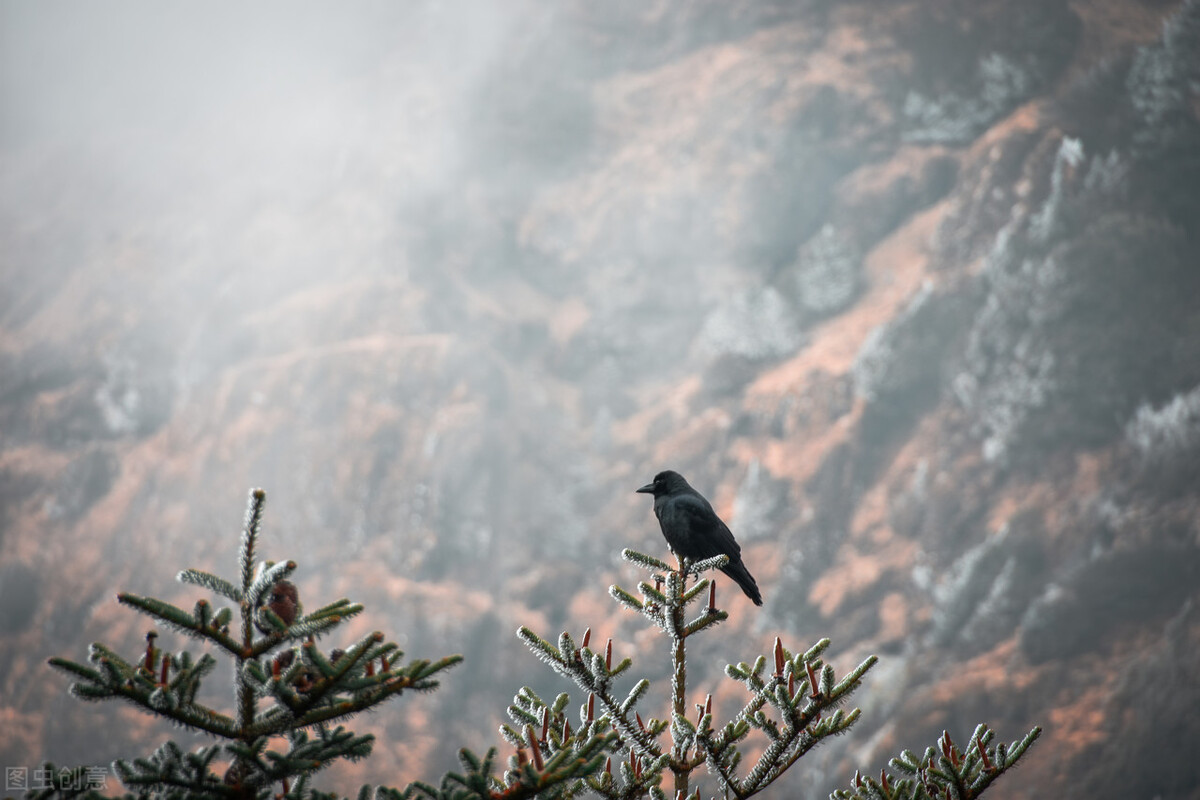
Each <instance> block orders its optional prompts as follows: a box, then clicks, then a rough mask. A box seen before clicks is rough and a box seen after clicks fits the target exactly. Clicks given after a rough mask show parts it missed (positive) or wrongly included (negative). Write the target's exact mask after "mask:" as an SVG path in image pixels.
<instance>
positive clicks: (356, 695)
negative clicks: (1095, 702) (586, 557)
mask: <svg viewBox="0 0 1200 800" xmlns="http://www.w3.org/2000/svg"><path fill="white" fill-rule="evenodd" d="M265 500H266V496H265V494H264V493H263V492H262V490H258V489H256V490H253V491H252V492H251V494H250V502H249V506H248V509H247V512H246V520H245V524H244V526H243V530H242V538H241V548H240V552H239V563H238V566H239V575H238V578H237V580H235V581H230V580H227V579H225V578H221V577H219V576H216V575H212V574H209V573H207V572H201V571H199V570H191V569H189V570H184V571H183V572H180V573H179V575H178V576H177V577H178V579H179V580H181V581H183V582H185V583H189V584H192V585H195V586H199V587H201V588H202V589H205V590H206V591H208V592H210V593H211V594H212V595H213V597H212V598H211V599H201V600H199V601H197V602H196V604H195V606H194V607H193V608H192V609H191V610H190V611H188V610H185V609H182V608H179V607H177V606H174V605H172V604H170V603H166V602H163V601H161V600H158V599H155V598H153V597H141V596H138V595H133V594H128V593H122V594H119V595H118V596H117V600H118V601H119V602H120V603H121V604H122V605H125V606H128V607H130V608H133V609H135V610H137V611H139V612H141V613H143V614H146V615H147V616H149V617H151V618H152V619H154V620H156V621H157V622H158V623H159V624H160V625H162V626H165V627H167V628H170V629H171V630H173V631H175V632H177V633H180V634H183V635H184V636H187V637H189V638H192V639H198V640H200V641H202V642H204V643H207V644H208V645H209V646H210V648H211V649H212V651H213V653H215V654H216V656H214V655H213V654H212V653H203V654H202V655H199V656H195V655H193V654H192V653H190V652H189V651H187V650H181V651H179V652H177V653H169V652H166V651H165V650H162V649H160V648H159V647H158V646H157V645H156V642H157V639H158V633H157V632H155V631H153V630H152V631H150V632H149V633H148V634H147V636H146V646H145V649H144V650H143V651H142V652H140V653H138V654H137V655H136V657H134V658H125V657H123V656H122V655H120V654H119V653H117V652H116V651H114V650H113V649H111V648H109V647H107V646H105V645H103V644H99V643H97V644H93V645H92V646H91V648H90V649H89V651H88V660H87V663H83V664H80V663H76V662H74V661H70V660H68V659H63V658H52V659H50V664H51V666H53V667H55V668H57V669H59V670H61V671H62V672H64V673H66V674H67V675H68V676H70V678H71V679H72V683H71V687H70V691H71V693H72V694H74V695H75V696H76V697H79V698H81V699H83V700H96V701H99V700H108V699H112V698H117V699H121V700H125V701H126V702H130V703H133V704H134V705H136V706H138V707H139V708H141V709H142V710H144V711H146V712H147V713H149V714H153V715H155V716H159V717H163V718H166V719H169V720H171V721H173V722H175V723H176V724H179V725H182V726H184V727H187V728H191V729H193V730H197V731H203V732H205V733H207V734H210V735H211V736H213V737H214V738H215V739H216V743H215V744H211V745H208V746H204V747H199V748H197V749H195V750H193V751H191V752H185V751H184V750H183V749H182V748H180V747H179V746H178V745H177V744H175V743H174V742H171V741H168V742H166V743H164V744H163V745H162V746H161V747H159V748H158V750H156V751H155V752H154V753H152V754H151V755H150V756H148V757H145V758H136V759H133V760H132V761H127V760H118V761H117V762H115V763H114V765H113V767H114V769H115V771H116V773H117V775H118V777H120V779H121V781H122V783H123V784H124V785H125V787H126V789H128V790H129V791H130V794H127V795H125V797H126V798H129V799H130V800H132V798H135V797H136V798H138V800H141V798H168V799H169V800H239V799H241V798H254V799H255V800H267V799H268V798H281V799H282V800H301V799H302V798H304V799H305V800H342V797H341V795H337V794H329V793H326V792H322V791H319V790H317V789H314V788H312V786H311V785H310V783H311V780H312V778H313V776H314V775H315V774H316V773H317V772H318V771H320V770H321V769H323V768H324V767H326V766H328V765H329V764H331V763H333V762H335V761H337V760H339V759H347V760H357V759H361V758H365V757H367V756H368V755H369V754H370V752H371V748H372V745H373V743H374V739H373V737H372V736H370V735H358V734H355V733H354V732H352V731H350V730H347V729H346V728H344V727H343V726H342V725H341V724H340V723H341V722H343V721H346V720H349V719H351V718H353V717H355V716H357V715H358V714H361V713H362V712H364V711H367V710H370V709H372V708H375V707H377V706H379V705H380V704H382V703H383V702H385V701H387V700H389V699H391V698H393V697H398V696H400V695H401V694H403V693H404V691H405V690H413V691H428V690H432V689H435V688H436V687H437V685H438V681H437V678H438V677H440V673H442V672H444V671H445V670H447V669H449V668H450V667H452V666H454V665H455V664H457V663H459V662H460V661H461V660H462V657H461V656H457V655H455V656H448V657H446V658H442V659H440V660H438V661H427V660H420V659H418V660H413V661H409V662H407V663H405V662H404V661H403V656H404V654H403V653H401V652H400V650H399V648H398V647H397V646H396V645H395V644H394V643H392V642H389V641H387V640H386V638H385V637H384V635H383V634H382V633H378V632H375V633H371V634H368V635H367V636H364V637H363V638H362V639H360V640H359V641H357V642H355V643H353V644H352V645H350V646H349V647H346V648H344V649H333V650H330V651H326V650H324V649H322V648H321V647H319V646H318V644H317V639H318V637H320V636H323V635H325V634H328V633H331V632H332V631H333V630H334V629H336V628H337V627H338V626H339V625H341V624H342V623H343V622H345V621H346V620H347V619H349V618H350V617H353V616H355V615H357V614H360V613H361V612H362V611H363V607H362V606H361V605H358V604H356V603H352V602H351V601H350V600H347V599H340V600H337V601H335V602H333V603H329V604H328V605H325V606H322V607H321V608H318V609H316V610H315V611H312V612H309V613H304V611H303V608H302V606H301V603H300V598H299V593H298V591H297V589H296V586H295V585H294V584H292V583H291V582H290V581H289V580H288V578H289V577H290V576H291V575H292V573H293V572H295V570H296V569H297V565H296V563H295V562H293V561H286V562H271V561H263V562H260V561H258V559H257V555H256V547H257V543H258V536H259V528H260V525H261V522H262V515H263V507H264V504H265ZM622 555H623V556H624V558H625V559H626V560H627V561H629V562H631V563H633V564H636V565H637V566H639V567H642V568H643V569H645V570H647V571H648V572H649V573H650V574H651V579H650V580H647V581H643V582H641V583H639V584H638V587H637V591H638V595H636V596H635V595H634V594H633V593H631V592H628V591H626V590H625V589H622V588H621V587H619V586H612V587H610V589H609V593H610V594H611V595H612V596H613V598H614V599H615V600H617V602H618V603H620V604H621V605H622V606H624V607H626V608H628V609H630V610H632V611H635V612H637V613H639V614H641V615H642V616H643V617H645V618H646V619H647V620H649V621H650V623H651V624H652V625H653V626H654V627H656V628H658V629H659V630H660V631H661V632H662V633H663V634H664V646H665V650H666V651H667V653H668V654H669V657H670V660H671V703H670V707H669V708H667V709H665V711H664V712H663V713H662V714H661V715H660V716H654V715H650V714H647V718H646V719H645V720H643V718H642V714H641V712H640V711H639V710H638V703H639V702H640V701H641V700H642V699H643V698H644V697H645V695H646V692H647V690H648V688H649V686H650V683H649V681H647V680H645V679H640V680H636V681H634V683H633V685H632V687H631V688H629V689H628V690H627V691H618V689H617V687H616V683H617V681H618V679H621V678H622V677H623V676H624V675H626V673H631V672H632V669H633V662H632V660H631V659H629V658H625V659H622V660H620V661H619V662H617V663H616V664H614V663H613V643H612V640H611V639H610V640H608V641H607V642H606V643H605V645H604V647H603V648H599V649H595V650H594V649H592V646H591V645H592V643H591V629H590V628H589V629H588V631H587V632H585V633H584V635H583V637H582V639H581V640H580V641H579V642H578V643H576V641H575V640H574V639H573V638H572V637H571V635H570V634H568V633H563V634H561V635H560V636H559V637H558V641H557V642H553V643H552V642H550V641H547V640H545V639H542V638H541V637H539V636H538V635H537V634H536V633H534V632H533V631H531V630H530V629H528V628H524V627H523V628H521V629H520V631H519V632H518V635H519V636H520V638H521V639H522V640H523V641H524V642H525V644H526V645H527V646H528V647H529V648H530V649H531V650H532V651H533V653H534V654H535V655H536V656H538V657H539V658H540V659H542V660H543V661H544V662H546V663H547V664H549V665H550V667H551V668H553V669H554V670H555V671H557V672H559V673H561V674H562V675H565V676H566V677H568V678H570V679H571V680H572V681H574V683H575V684H576V685H577V686H579V687H580V688H581V689H582V690H583V691H584V692H585V693H586V695H587V700H586V702H583V703H582V704H580V706H579V707H578V711H577V713H572V709H571V701H570V697H569V696H568V695H567V694H560V695H558V696H557V697H556V698H554V700H553V701H552V702H546V701H545V700H543V699H542V698H541V697H539V696H538V695H537V694H536V693H534V691H533V690H532V689H529V688H528V687H526V688H523V689H521V690H520V691H519V692H518V693H517V695H516V697H515V699H514V700H513V703H512V704H511V705H510V706H509V708H508V714H509V717H510V719H511V721H512V724H505V725H502V726H501V729H500V733H501V735H502V736H503V737H504V739H505V740H507V742H508V743H509V744H510V745H511V746H512V747H513V749H514V751H515V752H514V753H513V754H512V755H511V756H509V757H508V759H507V761H506V762H505V764H504V765H503V767H501V766H500V765H499V764H498V763H497V758H498V757H497V751H496V749H495V748H492V749H490V750H488V751H487V753H485V754H484V755H483V756H478V755H476V754H475V753H472V752H471V751H469V750H460V751H459V763H460V766H461V769H460V770H458V771H454V772H450V773H447V774H446V775H445V776H444V777H443V778H442V780H441V782H440V783H439V784H437V785H434V784H430V783H424V782H421V781H417V782H414V783H412V784H410V785H409V786H408V787H407V788H405V789H403V790H400V789H392V788H388V787H378V788H372V787H369V786H364V787H362V789H361V790H360V791H359V792H358V795H357V796H358V798H359V800H372V798H373V799H374V800H524V799H525V798H542V799H543V800H570V798H575V797H580V796H585V795H587V796H598V797H601V798H604V799H605V800H634V799H635V798H643V797H651V798H655V800H666V798H668V797H671V798H674V800H684V798H693V797H694V798H697V800H699V798H700V796H701V790H700V787H699V785H698V783H699V781H698V777H699V775H694V774H693V773H695V772H696V771H697V770H699V769H700V768H701V767H703V768H704V773H705V774H706V775H707V776H708V777H709V779H710V780H711V781H712V784H713V785H712V786H711V787H709V796H716V795H717V794H720V795H722V796H724V797H726V798H739V799H741V798H748V797H752V796H753V795H756V794H758V793H760V792H762V791H764V790H765V789H767V788H768V787H769V786H771V785H772V784H773V783H774V782H775V781H776V780H778V779H779V778H780V777H781V776H782V775H783V774H784V773H785V772H786V771H787V770H788V769H789V768H791V767H792V766H793V765H794V764H795V763H796V762H797V761H798V760H799V759H800V758H802V757H803V756H804V755H805V754H806V753H808V752H809V751H810V750H812V748H814V747H816V746H817V745H818V744H820V743H821V742H823V741H825V740H826V739H829V738H830V737H833V736H836V735H838V734H840V733H844V732H845V731H847V730H849V729H850V728H851V727H852V726H853V725H855V724H857V723H858V722H859V721H860V719H861V713H860V711H859V709H857V708H852V709H850V710H845V709H844V706H845V704H846V701H847V700H848V698H849V697H850V695H851V694H852V693H853V692H854V691H855V690H856V689H858V687H859V686H860V685H861V683H862V680H863V678H864V676H865V675H866V674H867V672H868V671H869V670H870V669H871V667H873V666H874V665H875V663H876V658H875V656H870V657H868V658H867V659H865V660H864V661H863V662H862V663H861V664H859V665H858V666H857V667H855V668H854V669H853V670H851V671H850V672H849V673H847V674H845V675H842V676H840V677H839V676H838V675H837V674H836V673H835V671H834V669H833V667H832V666H831V665H830V664H827V663H826V662H825V661H824V660H823V655H824V653H825V651H826V650H827V649H828V647H829V640H828V639H822V640H821V641H819V642H817V643H816V644H815V645H813V646H812V647H809V648H808V649H807V650H803V651H801V650H795V651H793V650H790V649H788V648H787V647H785V646H784V645H783V642H782V641H780V640H779V639H776V640H775V645H774V648H773V652H772V653H770V654H769V655H759V656H757V657H756V658H755V659H754V660H753V662H744V661H743V662H739V663H738V664H736V665H729V666H727V667H726V668H725V672H726V675H727V676H728V677H729V678H731V679H733V680H735V681H737V682H739V683H740V684H742V685H743V686H744V687H745V690H746V693H747V699H746V701H745V703H744V705H743V706H742V708H741V709H740V710H739V711H738V712H737V713H736V714H734V716H733V717H732V718H731V719H728V720H724V721H720V722H719V721H718V720H717V719H716V717H715V714H714V712H713V707H712V695H711V694H709V695H708V696H707V699H706V701H705V703H704V704H702V705H700V704H697V705H696V706H695V707H694V708H692V709H689V708H688V706H687V703H686V698H687V691H688V683H687V679H688V674H687V641H688V639H690V638H691V637H693V636H696V635H699V634H701V633H704V632H705V631H708V630H711V629H712V628H714V627H715V626H716V625H718V624H720V623H721V622H723V621H725V620H726V619H727V618H728V614H727V613H726V612H725V611H723V610H721V609H719V608H717V606H716V591H715V584H714V582H713V579H712V578H711V577H705V574H706V573H709V572H711V571H713V570H716V569H720V568H721V567H724V566H725V565H726V564H727V563H728V562H727V557H726V556H717V557H715V558H710V559H706V560H703V561H698V562H690V561H688V560H686V559H680V560H679V562H678V566H676V567H672V566H671V565H669V564H667V563H666V562H664V561H660V560H659V559H657V558H654V557H653V556H649V555H646V554H644V553H638V552H635V551H633V550H625V551H624V552H623V553H622ZM705 601H706V602H705ZM689 609H690V610H689ZM217 656H221V657H224V658H228V659H230V660H232V661H233V664H234V671H233V674H234V685H233V697H232V707H231V708H230V709H217V708H210V707H208V706H206V705H205V704H203V703H201V702H199V701H198V700H197V699H196V698H197V696H198V694H199V690H200V687H201V684H202V682H203V681H204V680H205V679H206V678H207V677H208V675H209V674H210V673H211V672H212V671H213V668H214V667H215V666H216V665H217V662H218V658H217ZM573 719H574V723H572V720H573ZM754 732H757V734H756V736H755V738H756V739H757V740H758V742H757V743H756V744H755V745H754V749H753V750H750V749H748V748H747V746H746V744H747V739H748V738H749V737H750V736H751V735H752V733H754ZM1040 732H1041V731H1040V729H1039V728H1034V729H1033V730H1032V731H1030V732H1029V733H1028V734H1027V735H1026V736H1025V737H1024V738H1023V739H1021V740H1019V741H1017V742H1013V743H1011V744H1009V745H1005V744H1003V743H1000V744H995V745H993V744H992V739H993V738H994V734H993V733H992V731H991V730H989V729H988V727H987V726H986V725H980V726H979V727H978V728H976V730H975V733H974V734H973V735H972V737H971V742H970V744H969V745H968V746H967V748H966V750H965V751H963V750H961V749H960V748H959V747H958V746H957V745H956V744H955V743H954V742H953V741H952V740H951V739H950V736H949V734H943V736H942V738H941V739H940V740H939V741H938V743H937V746H936V747H929V748H927V749H926V751H925V754H924V755H923V756H921V757H920V758H918V757H917V756H916V755H914V754H913V753H912V752H909V751H905V752H903V753H902V754H901V755H900V756H898V757H897V758H894V759H892V761H891V767H892V770H893V773H892V774H890V775H889V774H888V772H887V771H886V770H884V771H881V772H880V776H879V780H875V779H873V778H868V777H864V776H862V775H858V774H856V775H855V777H854V781H853V786H852V788H851V789H850V790H849V791H846V790H839V791H836V792H834V793H833V794H832V795H831V798H832V800H973V799H974V798H976V797H978V796H979V795H980V794H981V793H982V792H983V791H984V790H985V789H987V788H988V786H989V785H991V783H992V782H993V781H994V780H995V779H996V778H998V777H999V776H1000V775H1001V774H1003V773H1004V772H1005V771H1006V770H1008V769H1010V768H1011V767H1012V766H1013V765H1014V764H1016V762H1017V760H1018V759H1020V758H1021V756H1022V755H1023V754H1024V753H1025V751H1026V750H1027V749H1028V748H1029V746H1030V745H1031V744H1033V742H1034V741H1035V740H1036V739H1037V737H1038V735H1039V734H1040ZM748 753H757V755H756V756H755V757H754V758H753V763H749V762H750V761H751V759H750V758H747V757H746V755H747V754H748ZM87 769H89V768H82V767H81V768H79V769H76V770H69V769H63V770H56V769H55V768H54V766H53V765H52V764H47V765H45V767H44V768H43V770H42V773H43V774H45V775H48V776H50V779H49V781H48V783H47V784H46V785H45V786H43V787H42V788H40V789H38V790H37V791H35V792H30V793H29V795H28V796H29V797H31V798H34V799H35V800H50V798H82V799H84V800H99V798H101V797H102V795H101V794H100V793H99V792H97V791H96V790H95V789H92V788H85V779H86V778H87V777H88V775H87V774H86V773H85V770H87Z"/></svg>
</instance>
